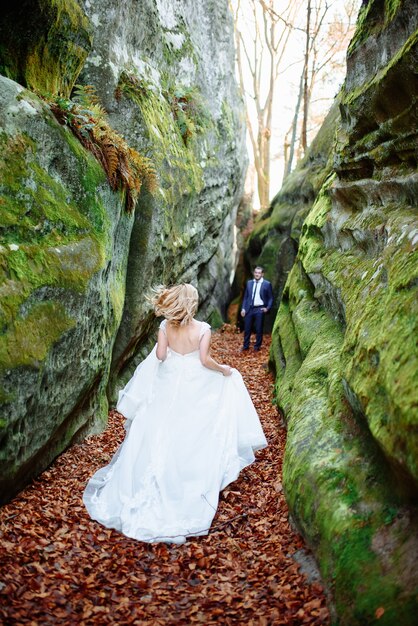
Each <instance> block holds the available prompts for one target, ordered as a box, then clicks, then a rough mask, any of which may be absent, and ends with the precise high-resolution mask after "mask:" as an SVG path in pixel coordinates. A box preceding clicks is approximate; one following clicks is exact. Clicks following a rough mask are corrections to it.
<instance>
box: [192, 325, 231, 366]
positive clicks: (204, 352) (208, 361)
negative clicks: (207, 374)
mask: <svg viewBox="0 0 418 626" xmlns="http://www.w3.org/2000/svg"><path fill="white" fill-rule="evenodd" d="M210 339H211V336H210V332H206V333H205V334H204V335H203V337H202V339H201V340H200V346H199V351H200V361H201V363H202V365H204V366H205V367H208V368H209V369H210V370H216V371H217V372H221V373H222V374H223V375H224V376H231V374H232V369H231V368H230V367H229V365H221V364H220V363H217V362H216V361H215V359H213V358H212V357H211V356H210V354H209V352H210Z"/></svg>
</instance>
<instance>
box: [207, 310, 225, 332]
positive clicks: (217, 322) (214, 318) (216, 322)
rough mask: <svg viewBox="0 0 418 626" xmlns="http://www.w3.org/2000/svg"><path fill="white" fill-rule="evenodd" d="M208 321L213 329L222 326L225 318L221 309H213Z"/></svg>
mask: <svg viewBox="0 0 418 626" xmlns="http://www.w3.org/2000/svg"><path fill="white" fill-rule="evenodd" d="M208 322H209V324H210V325H211V327H212V328H213V329H217V328H221V326H223V324H224V320H223V318H222V315H221V312H220V311H219V309H213V310H212V312H211V313H210V314H209V317H208Z"/></svg>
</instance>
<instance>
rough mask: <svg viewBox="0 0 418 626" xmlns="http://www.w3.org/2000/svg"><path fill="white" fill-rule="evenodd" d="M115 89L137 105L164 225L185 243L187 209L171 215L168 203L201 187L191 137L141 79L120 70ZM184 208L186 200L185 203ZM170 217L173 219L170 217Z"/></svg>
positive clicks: (180, 244) (177, 241)
mask: <svg viewBox="0 0 418 626" xmlns="http://www.w3.org/2000/svg"><path fill="white" fill-rule="evenodd" d="M118 92H119V93H121V94H122V93H123V94H125V95H126V96H127V97H129V98H130V99H131V100H132V101H133V102H135V103H136V104H137V105H138V108H139V110H140V113H141V117H142V120H143V123H144V125H145V128H146V131H147V134H148V136H149V150H150V152H151V158H152V160H153V162H154V163H155V167H156V170H157V172H158V175H159V178H160V195H161V197H162V200H163V203H164V205H165V206H166V207H170V210H169V211H166V213H165V218H166V223H165V228H166V231H167V233H171V234H174V237H173V246H174V247H175V248H178V247H187V245H188V243H189V242H188V241H185V240H184V235H183V233H184V231H185V230H186V229H185V228H184V226H185V224H187V222H188V212H187V210H186V211H185V213H183V214H182V215H174V214H173V211H172V210H171V207H173V206H174V205H175V204H177V202H178V199H179V198H180V197H187V196H189V197H190V198H193V197H194V196H196V195H197V194H198V193H199V192H200V191H201V189H202V187H203V170H202V165H201V163H200V157H199V148H198V143H197V141H196V138H195V137H190V138H189V140H188V141H187V143H185V142H184V139H183V136H182V132H181V130H180V128H179V125H178V124H177V123H176V120H175V118H174V115H173V110H172V106H171V104H170V102H169V101H168V100H167V99H166V98H165V97H164V95H163V94H161V93H159V92H158V90H156V88H155V89H154V88H153V87H152V86H150V85H149V84H148V83H146V82H144V81H143V80H142V79H140V78H137V77H136V76H135V75H133V74H128V73H127V72H124V73H123V74H122V75H121V78H120V81H119V86H118ZM185 205H186V209H187V202H186V203H185ZM173 218H174V219H173Z"/></svg>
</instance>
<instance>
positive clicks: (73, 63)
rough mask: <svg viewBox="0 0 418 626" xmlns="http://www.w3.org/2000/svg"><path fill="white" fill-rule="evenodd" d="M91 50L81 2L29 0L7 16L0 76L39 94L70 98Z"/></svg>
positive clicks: (0, 37) (0, 38) (0, 28)
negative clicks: (33, 0)
mask: <svg viewBox="0 0 418 626" xmlns="http://www.w3.org/2000/svg"><path fill="white" fill-rule="evenodd" d="M91 46H92V30H91V26H90V23H89V20H88V19H87V17H86V16H85V15H84V13H83V11H82V9H81V7H80V5H79V4H78V2H77V1H76V0H37V1H36V2H31V1H29V0H23V2H19V3H15V4H12V3H8V6H7V7H6V9H3V11H2V19H1V25H0V74H3V75H4V76H7V77H8V78H11V79H12V80H14V81H16V82H18V83H20V84H21V85H23V86H24V87H27V88H29V89H31V90H33V91H36V92H39V93H42V94H60V95H62V96H66V97H69V95H70V93H71V90H72V88H73V86H74V83H75V82H76V80H77V77H78V75H79V73H80V71H81V69H82V67H83V64H84V61H85V60H86V58H87V55H88V53H89V51H90V50H91Z"/></svg>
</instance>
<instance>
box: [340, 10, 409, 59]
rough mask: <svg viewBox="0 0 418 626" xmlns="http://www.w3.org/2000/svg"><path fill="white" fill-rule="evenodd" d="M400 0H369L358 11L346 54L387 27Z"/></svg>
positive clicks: (349, 53)
mask: <svg viewBox="0 0 418 626" xmlns="http://www.w3.org/2000/svg"><path fill="white" fill-rule="evenodd" d="M401 7H402V0H383V1H382V0H369V1H368V2H367V3H363V4H362V6H361V9H360V11H359V14H358V17H357V23H356V30H355V33H354V35H353V37H352V39H351V42H350V45H349V47H348V56H350V55H351V54H352V53H353V52H354V51H355V50H356V48H358V47H359V46H360V45H361V44H362V43H364V41H366V40H367V39H368V38H369V37H372V36H374V37H376V36H377V35H378V34H379V33H380V32H381V31H382V30H384V29H385V28H387V27H388V25H389V24H390V22H391V21H392V20H393V19H394V17H395V16H396V14H397V12H398V11H399V9H400V8H401Z"/></svg>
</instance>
